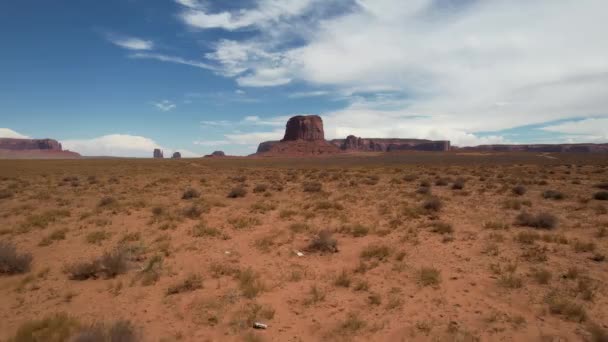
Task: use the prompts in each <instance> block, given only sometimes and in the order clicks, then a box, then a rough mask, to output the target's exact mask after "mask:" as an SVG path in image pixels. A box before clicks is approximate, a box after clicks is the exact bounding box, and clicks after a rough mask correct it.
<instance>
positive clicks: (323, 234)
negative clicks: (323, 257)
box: [308, 230, 338, 253]
mask: <svg viewBox="0 0 608 342" xmlns="http://www.w3.org/2000/svg"><path fill="white" fill-rule="evenodd" d="M308 250H309V251H313V252H321V253H337V252H338V241H337V240H336V239H334V238H333V234H332V232H331V231H329V230H321V231H320V232H319V233H318V234H317V235H316V236H315V237H314V238H313V239H312V241H311V242H310V244H309V245H308Z"/></svg>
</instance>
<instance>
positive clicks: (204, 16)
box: [178, 0, 315, 30]
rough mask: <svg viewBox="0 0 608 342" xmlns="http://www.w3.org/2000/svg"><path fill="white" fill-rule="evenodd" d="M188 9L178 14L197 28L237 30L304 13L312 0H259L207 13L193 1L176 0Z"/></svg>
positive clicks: (186, 22)
mask: <svg viewBox="0 0 608 342" xmlns="http://www.w3.org/2000/svg"><path fill="white" fill-rule="evenodd" d="M178 2H179V3H182V4H183V5H184V6H185V7H187V8H188V9H187V10H185V11H183V12H182V13H181V14H180V18H181V20H182V21H183V22H184V23H185V24H187V25H189V26H191V27H193V28H198V29H209V28H222V29H226V30H237V29H242V28H247V27H252V26H256V27H259V26H265V25H268V24H269V23H273V22H278V21H280V20H284V19H288V18H291V17H295V16H298V15H302V14H304V13H305V12H306V11H307V10H308V9H309V8H310V5H311V4H313V3H314V2H315V1H314V0H259V1H257V6H256V7H255V8H251V9H242V10H239V11H234V12H220V13H208V12H207V11H206V10H204V9H202V8H200V6H198V8H197V6H193V5H192V3H194V2H193V1H187V0H186V1H184V0H181V1H178Z"/></svg>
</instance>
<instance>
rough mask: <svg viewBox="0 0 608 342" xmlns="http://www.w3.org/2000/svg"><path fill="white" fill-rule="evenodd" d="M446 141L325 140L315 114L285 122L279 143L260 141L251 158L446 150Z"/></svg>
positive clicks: (319, 121)
mask: <svg viewBox="0 0 608 342" xmlns="http://www.w3.org/2000/svg"><path fill="white" fill-rule="evenodd" d="M449 150H450V142H449V141H445V140H441V141H433V140H424V139H398V138H379V139H375V138H373V139H371V138H359V137H356V136H354V135H349V136H348V137H346V139H333V140H330V141H327V140H325V132H324V130H323V120H322V119H321V117H320V116H318V115H306V116H303V115H298V116H294V117H292V118H290V119H289V121H287V125H286V126H285V135H284V137H283V139H282V140H274V141H264V142H262V143H260V144H259V146H258V149H257V152H256V154H255V155H258V156H259V155H262V156H273V155H294V156H299V155H327V154H338V153H347V152H395V151H449Z"/></svg>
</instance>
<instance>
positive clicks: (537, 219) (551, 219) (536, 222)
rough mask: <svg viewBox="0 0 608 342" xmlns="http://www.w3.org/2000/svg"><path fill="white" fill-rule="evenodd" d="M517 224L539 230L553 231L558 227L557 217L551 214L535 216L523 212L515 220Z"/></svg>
mask: <svg viewBox="0 0 608 342" xmlns="http://www.w3.org/2000/svg"><path fill="white" fill-rule="evenodd" d="M515 224H516V225H518V226H525V227H533V228H538V229H553V228H555V227H557V217H555V216H554V215H552V214H549V213H538V214H536V215H533V214H529V213H527V212H522V213H520V214H519V215H517V217H516V218H515Z"/></svg>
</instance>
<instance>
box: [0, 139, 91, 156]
mask: <svg viewBox="0 0 608 342" xmlns="http://www.w3.org/2000/svg"><path fill="white" fill-rule="evenodd" d="M79 157H80V154H78V153H76V152H72V151H68V150H64V149H63V148H62V146H61V144H60V143H59V142H58V141H57V140H54V139H15V138H0V158H5V159H9V158H10V159H12V158H15V159H64V158H65V159H73V158H79Z"/></svg>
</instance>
